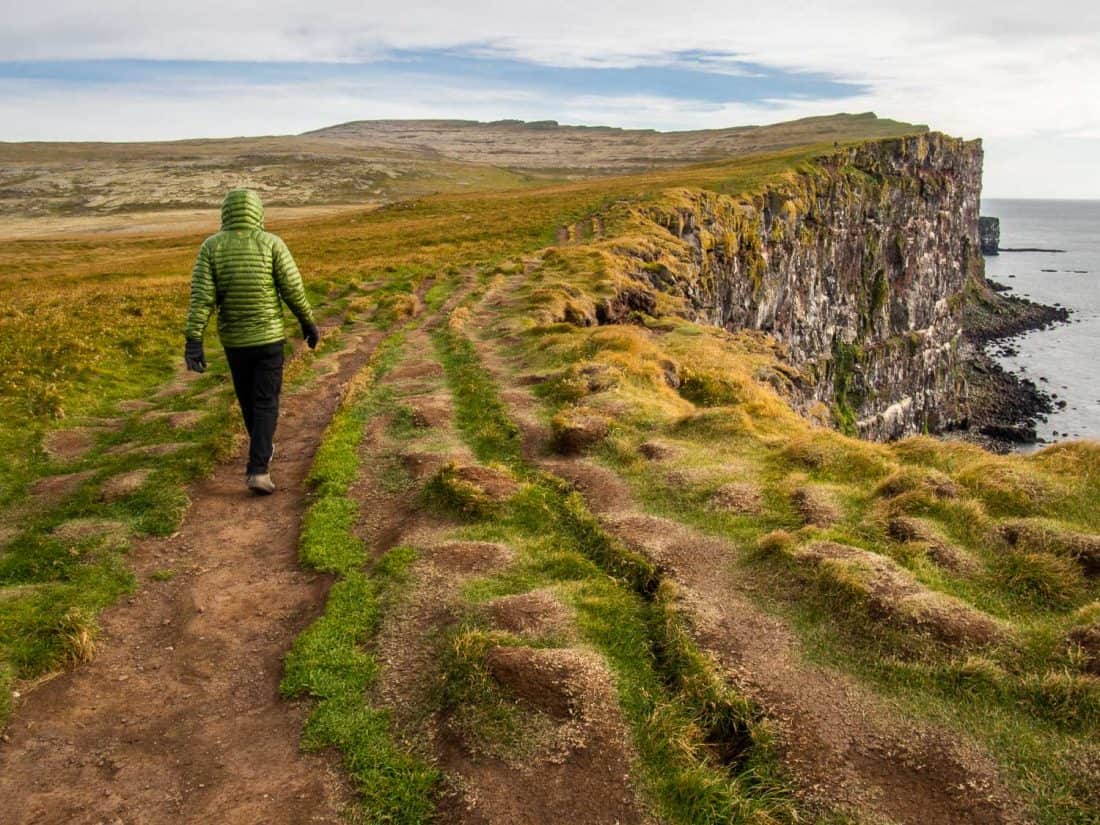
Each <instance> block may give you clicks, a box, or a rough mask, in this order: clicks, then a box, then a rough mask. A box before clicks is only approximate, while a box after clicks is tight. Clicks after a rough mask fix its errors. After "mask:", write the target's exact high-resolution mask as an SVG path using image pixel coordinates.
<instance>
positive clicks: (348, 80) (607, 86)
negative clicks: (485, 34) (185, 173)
mask: <svg viewBox="0 0 1100 825" xmlns="http://www.w3.org/2000/svg"><path fill="white" fill-rule="evenodd" d="M0 79H6V80H27V81H37V82H40V83H42V82H44V83H49V84H50V85H61V86H72V87H88V86H99V87H102V86H129V85H140V86H146V87H149V86H154V87H155V86H164V87H169V88H173V89H178V88H179V87H181V86H186V85H187V84H189V83H199V84H202V85H204V86H206V87H210V86H217V85H221V84H225V85H232V86H277V85H286V84H311V83H332V82H337V83H342V84H348V85H357V84H364V85H374V84H377V83H380V82H392V83H402V84H415V83H425V82H432V83H437V84H447V85H460V86H462V85H464V86H468V87H470V88H471V89H486V88H493V89H501V90H511V91H528V92H533V93H538V94H546V95H553V96H559V97H560V96H565V97H572V96H582V95H590V96H595V97H625V96H631V95H641V96H649V97H662V98H670V99H674V100H693V101H700V102H705V103H714V104H721V103H730V102H740V103H764V102H767V101H771V100H806V99H812V100H842V99H844V98H849V97H854V96H857V95H861V94H864V93H866V92H867V91H868V88H867V87H866V86H864V85H862V84H857V83H850V82H845V81H842V80H838V79H835V78H832V77H829V76H827V75H824V74H818V73H812V72H788V71H782V70H779V69H773V68H767V67H764V66H759V65H754V64H751V63H744V62H740V61H737V60H736V58H735V56H732V55H725V54H717V53H709V52H696V51H693V52H678V53H673V54H666V55H659V56H657V57H656V58H655V59H654V60H653V62H651V63H649V64H647V65H637V66H631V67H617V66H580V67H577V66H550V65H544V64H540V63H533V62H529V61H524V60H519V59H516V58H514V57H505V56H497V55H494V54H493V53H492V52H486V51H484V50H481V51H479V50H475V49H470V50H461V51H459V50H438V49H426V50H404V51H393V52H390V53H388V54H387V55H386V56H384V57H382V58H380V59H377V60H373V61H371V62H364V63H279V62H257V63H249V62H230V61H182V60H117V59H115V60H70V61H40V62H0Z"/></svg>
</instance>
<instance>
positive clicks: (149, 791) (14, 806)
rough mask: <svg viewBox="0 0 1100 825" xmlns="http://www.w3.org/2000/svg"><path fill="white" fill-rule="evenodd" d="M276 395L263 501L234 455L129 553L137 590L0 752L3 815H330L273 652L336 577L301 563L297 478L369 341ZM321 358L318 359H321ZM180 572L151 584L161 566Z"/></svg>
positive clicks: (331, 793)
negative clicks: (268, 492) (271, 461)
mask: <svg viewBox="0 0 1100 825" xmlns="http://www.w3.org/2000/svg"><path fill="white" fill-rule="evenodd" d="M378 337H379V336H378V335H377V334H366V335H363V336H361V337H360V338H359V340H358V342H357V343H356V345H355V346H352V347H350V348H349V349H347V350H344V351H342V352H338V353H332V354H330V355H327V356H324V359H326V360H328V359H331V360H332V361H333V362H334V364H335V365H336V370H335V372H334V373H333V374H332V375H330V376H329V377H327V378H325V379H324V380H318V381H315V382H313V383H311V384H309V385H307V386H306V387H305V388H303V389H302V390H300V391H298V392H297V393H295V394H293V395H290V396H287V397H286V398H285V399H284V403H283V410H282V415H281V419H280V423H279V431H278V435H277V441H278V453H277V456H276V463H275V465H274V467H273V473H274V475H275V479H276V481H277V483H278V484H279V486H280V489H279V491H278V493H277V494H276V495H274V496H271V497H270V498H256V497H253V496H251V495H250V494H249V493H248V492H247V491H246V490H245V489H244V485H243V479H242V470H241V465H242V461H241V459H239V458H238V459H235V460H233V461H231V462H228V463H225V464H223V465H221V466H219V467H218V468H217V470H216V471H215V472H214V474H213V476H212V477H211V478H208V479H206V480H204V481H201V482H199V483H198V484H196V485H195V486H194V487H193V488H192V489H191V491H190V495H191V500H192V504H191V507H190V509H189V511H188V513H187V516H186V518H185V519H184V522H183V524H182V525H181V527H180V529H179V531H178V532H177V533H176V534H175V535H174V536H173V537H171V538H168V539H158V540H146V541H143V542H141V543H140V544H138V545H137V546H136V547H135V548H134V550H133V551H132V556H131V558H132V563H133V566H134V569H135V573H136V575H137V578H138V581H139V583H140V586H139V589H138V590H137V592H136V593H135V595H134V596H133V598H131V599H129V600H128V601H127V602H124V603H122V604H120V605H117V606H115V607H114V608H112V609H109V610H108V611H106V612H105V613H104V614H103V617H102V626H103V630H104V634H103V640H102V645H101V648H102V652H101V653H100V655H99V656H98V658H97V659H95V660H94V661H93V662H92V663H90V664H88V665H86V666H82V667H80V668H78V669H76V670H75V671H72V672H70V673H65V674H63V675H61V676H58V677H57V678H55V679H53V680H52V681H50V682H48V683H46V684H45V685H43V686H41V687H40V688H39V689H37V690H35V691H34V692H33V693H32V694H30V695H29V696H27V697H26V698H25V699H24V701H23V703H22V705H21V706H20V707H19V708H18V709H17V710H16V712H15V714H14V716H13V719H12V721H11V724H10V726H9V728H8V731H7V741H6V742H5V743H4V744H3V746H2V747H0V800H3V803H2V805H0V822H3V823H13V824H14V823H28V825H29V824H30V823H35V824H36V825H37V824H38V823H146V822H148V823H154V822H203V823H208V822H219V823H221V822H225V823H256V822H264V823H317V822H340V821H343V820H342V818H341V816H340V810H341V807H342V806H343V803H344V802H345V800H346V799H347V798H348V796H349V790H348V788H347V787H346V785H345V783H344V780H343V778H342V777H341V775H340V774H339V773H338V772H337V771H336V770H335V766H334V765H333V764H332V763H331V762H330V760H329V759H327V758H323V757H318V756H309V755H304V754H302V753H301V752H300V751H299V746H298V743H299V738H300V735H301V729H302V713H301V711H300V710H299V709H298V708H296V707H295V706H293V705H291V704H289V703H287V702H285V701H282V700H281V699H280V698H279V695H278V684H279V680H280V677H281V674H282V657H283V654H284V653H285V651H286V650H287V649H288V648H289V646H290V644H291V642H292V641H293V640H294V638H295V637H296V636H297V635H298V633H299V632H300V631H301V630H302V629H303V628H304V627H305V626H306V625H307V624H308V623H309V622H310V621H311V620H312V619H313V618H314V616H315V615H316V613H317V612H318V611H319V610H320V608H321V606H322V605H323V604H324V600H325V593H326V591H327V588H328V585H329V582H328V580H327V579H326V578H324V577H319V576H316V575H312V574H310V573H308V572H305V571H303V570H302V569H301V568H300V567H299V566H298V562H297V542H298V534H299V523H300V521H301V517H302V513H303V509H304V506H305V489H304V484H303V482H304V479H305V477H306V474H307V472H308V470H309V467H310V464H311V462H312V459H313V454H314V452H315V451H316V449H317V446H318V444H319V443H320V440H321V437H322V434H323V432H324V428H325V426H326V424H327V423H328V421H329V419H330V418H331V416H332V414H333V412H334V410H335V408H336V405H337V403H338V400H339V396H340V391H341V388H342V386H343V385H344V383H345V382H346V381H347V380H348V379H349V378H351V376H353V375H354V374H355V372H356V371H357V370H358V369H359V368H360V367H361V366H362V365H363V364H364V363H365V362H366V360H367V358H368V357H369V354H370V351H371V349H372V348H373V346H374V345H375V344H376V343H377V340H378ZM318 360H319V361H321V360H322V359H318ZM165 569H170V570H174V571H176V572H177V575H175V576H174V578H172V579H171V580H170V581H166V582H158V581H156V580H154V579H153V578H152V574H153V572H154V571H158V570H165Z"/></svg>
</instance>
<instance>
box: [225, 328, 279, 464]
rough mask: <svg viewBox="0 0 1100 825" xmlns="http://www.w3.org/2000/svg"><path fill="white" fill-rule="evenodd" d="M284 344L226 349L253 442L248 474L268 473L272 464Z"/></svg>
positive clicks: (245, 424) (249, 450) (235, 387)
mask: <svg viewBox="0 0 1100 825" xmlns="http://www.w3.org/2000/svg"><path fill="white" fill-rule="evenodd" d="M283 344H284V342H283V341H276V342H275V343H274V344H261V345H260V346H258V347H226V348H225V358H226V360H227V361H228V362H229V372H230V373H231V374H232V375H233V389H234V390H236V391H237V401H239V402H240V404H241V414H242V415H243V416H244V426H245V429H246V430H248V436H249V439H250V440H251V443H250V444H249V447H248V473H249V475H253V474H257V473H266V472H267V465H268V464H269V463H270V461H271V453H272V450H273V446H272V444H273V441H274V439H275V424H276V423H277V422H278V420H279V392H280V391H281V390H282V388H283Z"/></svg>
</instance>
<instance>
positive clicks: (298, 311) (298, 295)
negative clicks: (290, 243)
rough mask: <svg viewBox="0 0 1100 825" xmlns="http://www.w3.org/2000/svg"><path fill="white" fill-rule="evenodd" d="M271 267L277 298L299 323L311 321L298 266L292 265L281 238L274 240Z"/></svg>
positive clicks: (292, 259)
mask: <svg viewBox="0 0 1100 825" xmlns="http://www.w3.org/2000/svg"><path fill="white" fill-rule="evenodd" d="M272 267H273V268H274V272H273V274H274V276H275V288H276V289H277V290H278V291H279V297H280V298H282V299H283V301H284V302H285V303H286V305H287V306H288V307H290V311H291V312H293V313H294V317H295V318H297V319H298V322H299V323H306V322H307V321H312V320H313V310H312V309H311V308H310V306H309V299H308V298H307V297H306V288H305V286H304V285H303V284H302V275H301V273H300V272H298V265H297V264H296V263H294V256H292V255H291V254H290V250H289V249H288V248H287V245H286V244H285V243H284V242H283V240H282V239H281V238H276V239H275V248H274V250H273V253H272Z"/></svg>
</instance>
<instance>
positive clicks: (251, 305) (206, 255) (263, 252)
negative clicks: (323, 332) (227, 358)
mask: <svg viewBox="0 0 1100 825" xmlns="http://www.w3.org/2000/svg"><path fill="white" fill-rule="evenodd" d="M282 301H285V302H286V305H287V306H288V307H290V311H291V312H293V313H294V315H295V316H296V317H297V318H298V321H299V322H300V323H305V322H307V321H312V320H313V311H312V310H311V309H310V307H309V300H308V299H307V298H306V291H305V288H304V287H303V286H302V276H301V275H300V274H299V273H298V267H297V265H296V264H295V263H294V258H293V257H291V255H290V250H289V249H287V247H286V244H285V243H283V239H282V238H280V237H279V236H278V235H272V234H271V233H270V232H264V205H263V203H262V202H261V201H260V196H259V195H257V194H256V193H255V192H252V191H250V190H248V189H234V190H233V191H232V192H230V193H229V194H228V195H226V196H225V201H224V202H223V203H222V231H221V232H219V233H218V234H217V235H211V236H210V237H209V238H207V239H206V240H205V241H204V242H203V245H202V248H201V249H199V256H198V258H197V259H196V260H195V268H194V269H193V270H192V271H191V310H190V312H189V313H188V315H187V326H186V327H184V331H183V334H184V335H185V336H186V337H187V338H188V339H191V340H201V339H202V335H203V330H205V329H206V323H207V321H209V320H210V313H211V312H213V311H214V307H217V308H218V335H219V336H220V337H221V341H222V346H226V347H252V346H258V345H260V344H271V343H274V342H275V341H281V340H283V339H284V338H285V337H286V332H285V330H284V329H283V307H282V303H281V302H282Z"/></svg>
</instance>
